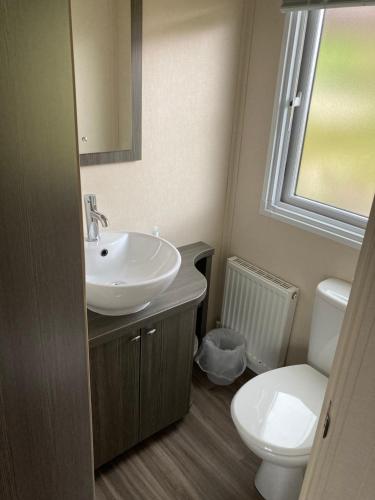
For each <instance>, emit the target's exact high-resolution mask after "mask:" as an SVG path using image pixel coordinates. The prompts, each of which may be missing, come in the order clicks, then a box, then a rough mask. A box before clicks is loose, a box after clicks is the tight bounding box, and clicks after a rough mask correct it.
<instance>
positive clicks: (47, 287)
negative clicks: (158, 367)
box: [0, 0, 93, 500]
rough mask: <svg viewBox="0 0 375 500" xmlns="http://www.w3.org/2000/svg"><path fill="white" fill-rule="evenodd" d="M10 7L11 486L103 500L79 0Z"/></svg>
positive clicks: (17, 495)
mask: <svg viewBox="0 0 375 500" xmlns="http://www.w3.org/2000/svg"><path fill="white" fill-rule="evenodd" d="M0 19H1V24H0V67H1V72H0V110H1V121H0V231H1V233H0V498H1V499H3V500H13V499H17V500H51V499H53V500H92V499H93V472H92V471H93V466H92V445H91V428H90V427H91V423H90V400H89V379H88V356H87V331H86V312H85V307H84V279H83V276H84V274H83V254H82V227H81V202H80V184H79V173H78V155H77V144H76V126H75V112H74V91H73V73H72V58H71V40H70V12H69V2H68V1H67V0H56V1H54V2H51V1H50V0H33V1H32V2H30V0H0Z"/></svg>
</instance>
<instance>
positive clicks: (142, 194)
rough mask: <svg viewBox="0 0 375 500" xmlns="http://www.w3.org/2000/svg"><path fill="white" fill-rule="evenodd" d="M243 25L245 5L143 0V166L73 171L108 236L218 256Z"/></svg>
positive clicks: (233, 0)
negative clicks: (199, 248)
mask: <svg viewBox="0 0 375 500" xmlns="http://www.w3.org/2000/svg"><path fill="white" fill-rule="evenodd" d="M242 18H243V0H189V1H188V2H187V1H186V0H144V18H143V23H144V25H143V30H144V35H143V128H142V140H143V151H142V161H140V162H132V163H122V164H112V165H108V166H94V167H83V168H81V177H82V191H83V193H89V192H94V193H96V194H97V199H98V206H99V209H100V210H101V211H103V212H104V213H105V214H106V215H107V216H108V218H109V222H110V230H135V231H145V232H150V231H151V230H152V227H153V226H154V225H158V226H159V227H160V230H161V235H162V236H164V237H165V238H167V239H169V240H170V241H172V242H173V243H175V244H176V245H183V244H187V243H191V242H193V241H197V240H204V241H206V242H208V243H210V244H211V245H213V246H214V247H215V248H216V250H217V252H218V253H220V246H221V240H222V230H223V218H224V208H225V194H226V183H227V175H228V165H229V157H230V142H231V131H232V122H233V107H234V98H235V87H236V80H237V75H238V60H239V50H240V33H241V26H242ZM215 260H216V261H217V260H218V259H217V258H216V259H215ZM217 268H218V266H217V264H216V262H215V264H214V272H213V286H212V296H211V301H210V302H211V307H210V318H211V320H213V318H214V317H215V316H216V306H215V302H216V299H215V297H216V277H217Z"/></svg>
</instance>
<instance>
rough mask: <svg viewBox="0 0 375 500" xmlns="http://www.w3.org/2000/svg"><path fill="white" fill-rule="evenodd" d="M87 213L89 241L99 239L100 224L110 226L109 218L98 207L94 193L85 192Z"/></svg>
mask: <svg viewBox="0 0 375 500" xmlns="http://www.w3.org/2000/svg"><path fill="white" fill-rule="evenodd" d="M84 203H85V213H86V224H87V241H99V239H100V235H99V224H98V222H100V223H101V225H102V226H103V227H108V219H107V217H106V216H105V215H104V214H101V213H100V212H98V211H97V209H96V196H95V195H94V194H85V196H84Z"/></svg>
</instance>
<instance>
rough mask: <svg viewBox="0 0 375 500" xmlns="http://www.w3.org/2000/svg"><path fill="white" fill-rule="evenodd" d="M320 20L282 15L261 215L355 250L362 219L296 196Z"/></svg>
mask: <svg viewBox="0 0 375 500" xmlns="http://www.w3.org/2000/svg"><path fill="white" fill-rule="evenodd" d="M323 20H324V11H323V10H318V11H312V12H307V11H303V12H302V11H301V12H292V13H290V14H287V15H286V20H285V29H284V39H283V46H282V51H281V61H280V68H279V77H278V84H277V90H276V95H275V103H274V114H273V120H272V128H271V139H270V145H269V151H268V161H267V171H266V177H265V183H264V189H263V194H262V202H261V214H263V215H268V216H271V217H273V218H275V219H277V220H281V221H284V222H288V223H290V224H293V225H295V226H297V227H300V228H303V229H306V230H308V231H312V232H314V233H317V234H320V235H323V236H326V237H328V238H331V239H334V240H336V241H339V242H342V243H345V244H347V245H349V246H352V247H355V248H358V247H360V246H361V244H362V241H363V236H364V232H365V229H366V225H367V220H368V219H367V217H363V216H360V215H357V214H354V213H351V212H348V211H345V210H341V209H339V208H336V207H331V206H329V205H325V204H323V203H319V202H318V201H314V200H309V199H307V198H303V197H301V196H297V195H296V194H295V188H296V183H297V177H298V170H299V165H300V158H301V154H302V149H303V142H304V134H305V129H306V124H307V118H308V112H309V106H310V99H311V93H312V88H313V81H314V75H315V66H314V67H312V65H311V63H310V62H309V61H311V60H313V61H315V62H316V60H317V56H318V51H319V45H320V36H321V30H322V26H323ZM297 108H298V109H297Z"/></svg>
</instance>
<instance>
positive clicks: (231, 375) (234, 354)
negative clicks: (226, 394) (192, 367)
mask: <svg viewBox="0 0 375 500" xmlns="http://www.w3.org/2000/svg"><path fill="white" fill-rule="evenodd" d="M195 361H196V363H197V364H198V366H199V367H200V368H201V369H202V370H203V371H204V372H206V373H207V376H208V378H209V379H210V380H211V382H214V383H215V384H218V385H228V384H231V383H232V382H233V381H234V380H235V379H236V378H237V377H239V376H240V375H241V373H243V372H244V370H245V368H246V354H245V339H244V338H243V336H242V335H241V334H239V333H237V332H235V331H233V330H230V329H229V328H216V329H215V330H211V331H210V332H209V333H207V335H206V336H205V337H203V340H202V344H201V346H200V348H199V351H198V354H197V355H196V358H195Z"/></svg>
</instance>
